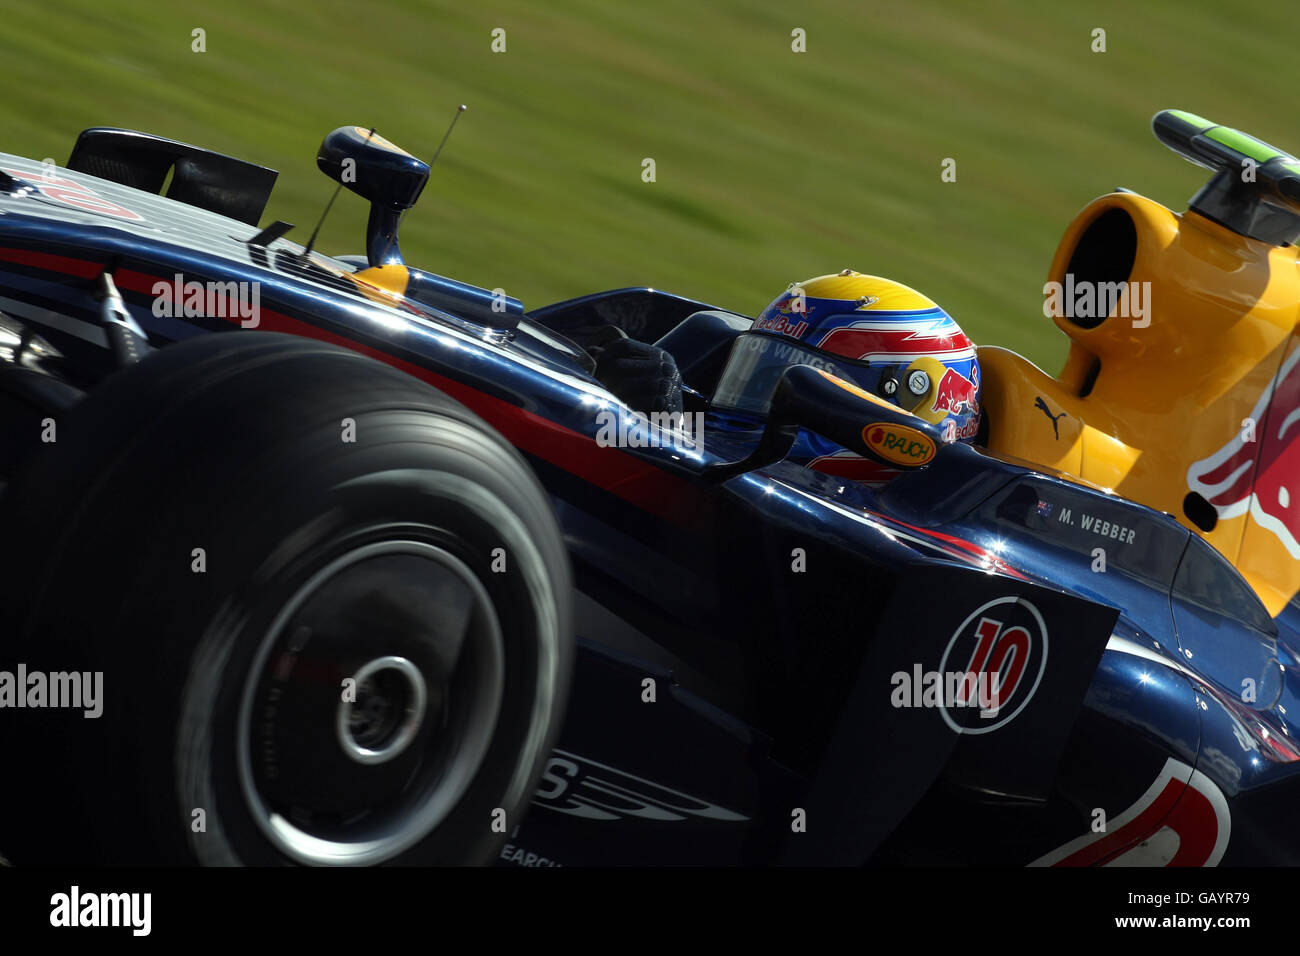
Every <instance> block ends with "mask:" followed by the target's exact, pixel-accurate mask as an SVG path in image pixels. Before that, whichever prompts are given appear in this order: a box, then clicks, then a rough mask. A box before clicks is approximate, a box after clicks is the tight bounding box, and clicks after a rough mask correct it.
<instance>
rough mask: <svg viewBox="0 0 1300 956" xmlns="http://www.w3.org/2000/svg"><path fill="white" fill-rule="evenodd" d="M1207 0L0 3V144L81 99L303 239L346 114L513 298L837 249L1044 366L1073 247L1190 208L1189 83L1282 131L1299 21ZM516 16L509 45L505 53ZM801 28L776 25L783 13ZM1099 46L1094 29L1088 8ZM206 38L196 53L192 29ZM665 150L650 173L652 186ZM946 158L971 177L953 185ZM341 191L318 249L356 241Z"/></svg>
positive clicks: (357, 220) (805, 272)
mask: <svg viewBox="0 0 1300 956" xmlns="http://www.w3.org/2000/svg"><path fill="white" fill-rule="evenodd" d="M1257 14H1258V11H1255V12H1252V11H1251V10H1250V9H1249V8H1240V7H1238V8H1235V9H1234V7H1233V5H1230V4H1221V3H1215V2H1208V0H1157V2H1147V3H1144V4H1141V5H1137V4H1132V3H1130V2H1128V0H1103V2H1097V0H1090V2H1088V3H1087V4H1059V5H1058V4H1041V3H1035V2H1029V0H1022V2H1007V0H1003V2H999V0H984V2H980V3H976V4H967V3H961V2H950V3H934V2H917V3H912V2H907V3H897V4H883V3H859V2H852V0H815V2H810V3H806V4H803V5H800V6H799V7H798V8H797V9H796V8H793V7H791V6H790V5H788V4H784V3H776V2H758V3H755V2H748V0H716V2H712V3H709V4H703V3H700V2H698V0H693V2H692V0H656V2H655V3H653V4H651V3H632V2H626V0H622V2H610V0H557V2H548V3H546V4H545V5H544V6H543V5H540V4H535V3H529V2H526V0H500V2H490V3H477V2H476V3H464V2H440V0H403V2H398V0H383V2H380V0H372V2H365V3H363V2H358V0H353V2H340V0H315V2H310V3H308V2H289V0H258V2H253V0H224V2H222V3H221V4H219V5H212V4H206V3H195V2H190V0H177V2H169V3H158V2H155V0H148V2H139V0H76V2H68V0H44V2H41V3H39V4H35V3H30V2H28V0H0V64H3V66H2V67H0V69H3V76H4V79H5V92H4V96H3V97H0V135H2V137H3V138H2V139H0V150H2V151H6V152H14V153H20V154H23V155H27V156H32V157H35V158H44V157H47V156H48V157H53V158H55V159H56V160H57V161H58V162H60V163H62V162H64V161H66V159H67V156H68V152H69V150H70V148H71V146H72V142H73V140H74V138H75V136H76V134H77V133H78V132H79V131H80V130H81V129H83V128H85V127H88V126H96V125H112V126H125V127H131V128H136V129H142V130H147V131H149V132H154V133H159V134H162V135H165V136H170V137H174V138H176V139H180V140H184V141H186V142H191V143H195V144H197V145H202V146H206V147H210V148H213V149H216V150H219V151H221V152H226V153H230V154H232V155H235V156H240V157H242V158H245V159H249V160H253V161H255V162H259V163H263V164H265V165H269V166H272V167H274V168H276V169H279V170H280V180H279V183H278V185H277V189H276V192H275V195H274V196H273V197H272V200H271V204H270V206H269V207H268V209H267V213H266V220H265V221H269V220H270V219H272V218H280V219H286V220H288V221H290V222H294V223H297V225H298V229H297V231H295V232H294V233H293V234H292V237H293V238H296V239H298V240H299V241H304V240H305V237H306V235H307V233H308V232H309V231H310V229H311V227H312V225H313V224H314V223H315V220H316V219H317V217H318V216H319V214H320V211H321V209H322V208H323V207H324V204H325V202H326V200H327V199H328V197H329V190H330V186H331V184H330V183H329V182H328V181H327V180H326V179H325V178H324V177H323V176H322V175H321V174H320V173H319V172H318V171H317V170H316V167H315V162H314V158H315V153H316V148H317V146H318V145H319V142H320V139H321V137H322V136H323V135H324V134H325V133H326V132H328V131H329V130H331V129H333V128H334V127H336V126H341V125H344V124H357V125H361V126H366V127H369V126H371V125H373V126H376V127H377V128H378V130H379V131H380V132H381V133H382V134H383V135H385V136H386V137H388V138H389V139H391V140H393V141H394V142H396V143H398V144H399V145H401V146H404V147H406V148H407V149H409V150H411V151H412V152H414V153H416V154H417V155H421V156H423V157H424V158H426V159H427V158H429V157H430V156H431V154H432V152H433V150H434V148H435V147H436V146H437V144H438V141H439V139H440V138H441V136H442V133H443V130H444V127H445V125H446V123H447V122H448V121H449V120H450V118H451V115H452V113H453V111H454V109H455V106H456V104H457V103H461V102H464V103H468V104H469V106H470V111H469V112H468V113H467V114H466V115H465V116H464V117H463V118H462V119H461V121H460V123H459V124H458V125H457V129H456V132H455V133H454V134H453V136H452V139H451V142H450V143H449V145H448V147H447V149H446V150H445V151H444V153H443V156H442V158H441V159H440V160H439V164H438V166H437V167H436V168H435V169H434V172H433V176H432V179H431V180H430V183H429V186H428V187H427V188H426V190H425V193H424V197H423V199H422V201H421V204H420V206H418V207H417V208H416V209H415V210H414V211H413V212H412V213H411V214H410V215H408V216H407V219H406V223H405V225H404V228H403V233H402V239H403V242H402V248H403V251H404V252H405V254H406V258H407V261H408V262H411V263H412V264H414V265H418V266H420V267H422V268H426V269H431V270H433V271H436V272H441V273H444V274H448V275H451V276H454V277H456V278H459V279H463V280H465V281H468V282H473V283H475V284H478V285H483V286H486V287H489V288H492V287H496V286H501V287H503V288H505V289H506V290H507V291H508V292H509V293H510V294H512V295H516V296H519V297H520V298H522V299H523V300H524V303H525V305H526V306H527V307H530V308H531V307H535V306H539V305H542V304H544V303H546V302H550V301H553V300H556V299H560V298H567V297H569V296H574V295H580V294H584V293H587V292H592V291H596V290H598V289H604V288H614V287H618V286H623V285H642V284H645V285H653V286H657V287H660V288H665V289H669V290H672V291H674V292H678V293H681V294H684V295H688V296H691V297H694V298H699V299H703V300H705V301H709V302H713V303H715V304H717V305H720V306H725V307H729V308H734V309H738V310H740V311H744V312H748V313H751V314H752V313H753V312H755V311H757V310H758V309H760V308H761V307H762V306H763V305H764V304H765V303H766V302H767V301H768V300H769V299H771V298H772V297H774V296H775V295H776V294H777V293H778V292H779V291H781V290H782V289H784V288H785V286H786V285H787V284H788V283H790V282H791V281H794V280H797V279H804V278H808V277H810V276H812V275H817V274H821V273H824V272H830V271H838V270H839V269H841V268H844V267H846V266H851V267H853V268H856V269H860V270H863V271H866V272H873V273H878V274H882V275H888V276H891V277H893V278H896V279H899V280H900V281H903V282H905V283H907V284H909V285H913V286H916V287H918V288H920V289H922V290H923V291H925V292H926V293H927V294H929V295H930V296H931V297H932V298H934V299H935V300H936V301H938V302H939V303H940V304H942V305H944V306H945V307H946V308H947V309H948V310H949V311H950V312H951V313H953V315H954V316H956V318H957V319H958V321H959V322H960V323H961V324H962V325H963V326H964V327H965V328H966V330H967V332H969V333H970V334H971V335H972V336H973V337H974V338H975V339H976V340H977V341H980V342H985V343H998V344H1004V345H1009V346H1011V347H1013V348H1016V349H1018V350H1019V351H1021V352H1023V353H1024V354H1026V355H1027V356H1028V357H1029V358H1031V359H1032V360H1034V361H1036V362H1038V363H1039V364H1041V365H1044V366H1045V367H1047V368H1049V369H1050V370H1052V371H1055V370H1056V368H1057V367H1058V366H1059V364H1060V361H1061V359H1062V358H1063V357H1064V354H1065V339H1064V337H1063V336H1062V335H1061V334H1060V333H1058V332H1057V331H1056V329H1055V327H1054V326H1053V325H1052V324H1051V323H1050V322H1049V321H1048V320H1046V319H1044V318H1043V316H1042V312H1041V305H1042V284H1043V281H1044V274H1045V273H1046V271H1047V267H1048V264H1049V262H1050V260H1051V257H1052V253H1053V251H1054V250H1055V248H1056V243H1057V241H1058V239H1059V237H1060V234H1061V232H1062V231H1063V230H1064V228H1065V225H1066V223H1067V222H1068V221H1069V219H1070V218H1071V217H1072V216H1073V215H1074V213H1075V212H1076V211H1077V210H1078V209H1079V208H1080V207H1081V206H1082V205H1083V204H1084V203H1086V202H1087V201H1088V200H1090V199H1092V198H1093V197H1094V196H1096V195H1098V194H1100V193H1103V192H1106V191H1108V190H1110V189H1112V188H1113V187H1115V186H1117V185H1125V186H1129V187H1131V188H1134V189H1136V190H1138V191H1139V192H1142V193H1144V194H1146V195H1149V196H1151V197H1152V198H1155V199H1158V200H1160V201H1162V202H1164V203H1166V204H1168V205H1171V206H1172V207H1173V208H1175V209H1179V210H1181V209H1182V208H1183V206H1184V203H1185V201H1186V199H1187V198H1188V197H1189V196H1190V195H1191V194H1192V193H1193V192H1194V191H1195V190H1196V188H1197V187H1198V186H1199V185H1200V183H1201V182H1202V181H1203V179H1204V174H1203V171H1201V170H1198V169H1197V168H1196V167H1193V166H1191V165H1190V164H1187V163H1185V162H1183V161H1182V160H1180V159H1178V158H1176V157H1175V156H1174V155H1173V154H1171V153H1169V152H1168V151H1167V150H1165V149H1164V148H1163V147H1161V146H1159V145H1158V144H1157V143H1156V141H1155V140H1154V138H1153V137H1152V136H1151V133H1150V127H1149V121H1150V117H1151V115H1152V114H1153V113H1154V112H1156V111H1157V110H1159V109H1162V108H1165V107H1171V106H1177V107H1182V108H1184V109H1189V110H1191V111H1193V112H1197V113H1200V114H1202V115H1205V116H1208V117H1210V118H1211V119H1214V120H1216V121H1218V122H1221V123H1226V124H1228V125H1233V126H1238V127H1242V128H1245V129H1246V130H1247V131H1249V132H1251V133H1253V134H1254V135H1256V136H1258V137H1260V138H1262V139H1265V140H1267V141H1269V142H1273V143H1275V144H1276V145H1278V146H1281V147H1282V148H1284V149H1290V150H1291V151H1292V152H1295V151H1297V150H1300V124H1297V123H1296V122H1294V120H1293V119H1292V117H1291V107H1289V106H1287V105H1286V101H1285V97H1284V95H1283V93H1284V91H1285V90H1286V89H1288V88H1291V87H1290V85H1289V84H1290V81H1289V80H1287V79H1286V76H1287V75H1288V74H1289V70H1290V68H1291V66H1292V60H1291V53H1292V43H1291V40H1290V37H1289V35H1288V33H1287V32H1286V31H1285V30H1281V29H1273V28H1270V27H1269V26H1268V25H1267V22H1266V20H1265V19H1264V18H1263V17H1261V16H1259V15H1257ZM496 27H501V28H504V29H505V30H506V43H507V49H506V52H505V53H493V52H492V51H491V49H490V45H491V31H492V30H493V29H494V28H496ZM795 27H801V28H803V29H804V30H805V31H806V33H807V49H808V52H807V53H802V54H796V53H793V52H791V30H792V29H794V28H795ZM1097 27H1100V28H1103V29H1105V30H1106V42H1107V52H1105V53H1092V52H1091V50H1090V45H1091V39H1092V38H1091V31H1092V30H1093V29H1094V28H1097ZM195 28H202V29H203V30H205V31H206V45H207V50H206V52H204V53H195V52H192V50H191V43H192V39H191V31H192V30H194V29H195ZM645 157H652V158H653V159H654V160H655V163H656V167H657V168H656V173H657V181H656V182H654V183H643V182H642V181H641V168H642V167H641V163H642V159H643V158H645ZM945 157H952V158H954V159H955V160H956V161H957V181H956V182H955V183H943V182H941V180H940V175H939V174H940V163H941V161H942V160H943V159H944V158H945ZM364 223H365V204H364V203H363V202H362V200H360V198H358V197H353V196H348V197H345V198H343V199H341V200H340V202H339V204H338V205H337V206H336V207H335V210H334V212H333V213H332V214H331V218H330V220H329V222H327V224H326V226H325V228H324V230H323V232H322V236H321V239H320V241H319V244H318V247H319V248H320V249H322V250H323V251H326V252H330V253H334V254H343V253H348V252H354V253H355V252H362V251H363V248H364V242H363V233H364Z"/></svg>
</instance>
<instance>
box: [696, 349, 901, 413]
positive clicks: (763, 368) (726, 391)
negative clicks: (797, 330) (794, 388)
mask: <svg viewBox="0 0 1300 956" xmlns="http://www.w3.org/2000/svg"><path fill="white" fill-rule="evenodd" d="M792 365H811V366H812V367H813V368H816V369H821V370H822V371H824V372H829V373H830V374H831V375H834V376H836V377H837V378H842V379H846V380H848V381H850V382H853V383H855V384H857V385H858V386H860V387H862V388H865V389H867V390H868V391H871V392H875V390H876V385H877V381H876V380H878V379H879V378H880V369H879V368H875V369H873V368H872V367H871V366H869V365H867V364H866V363H865V362H854V361H853V360H852V359H846V358H844V357H843V356H839V355H832V354H830V353H828V352H823V351H821V350H820V349H815V348H813V347H811V346H808V345H804V344H803V343H802V342H799V341H796V340H795V339H791V338H787V337H785V336H777V335H769V334H767V333H764V332H744V333H742V334H741V335H739V336H738V337H737V338H736V342H735V344H734V345H732V347H731V355H730V356H729V357H728V358H727V365H726V368H724V369H723V370H722V375H721V377H719V379H718V387H717V388H716V389H715V390H714V392H713V407H715V408H719V409H723V410H728V411H737V412H742V413H744V414H748V415H755V416H758V417H763V416H765V415H767V412H768V409H769V408H771V405H772V395H773V393H774V392H775V391H776V386H777V383H779V382H780V381H781V373H782V372H784V371H785V370H786V369H787V368H790V367H791V366H792Z"/></svg>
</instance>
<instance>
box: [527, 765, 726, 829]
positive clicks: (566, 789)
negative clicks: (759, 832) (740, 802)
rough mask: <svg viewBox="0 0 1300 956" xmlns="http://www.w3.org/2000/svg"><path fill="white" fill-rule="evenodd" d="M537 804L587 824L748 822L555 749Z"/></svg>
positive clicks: (673, 791)
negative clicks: (621, 822)
mask: <svg viewBox="0 0 1300 956" xmlns="http://www.w3.org/2000/svg"><path fill="white" fill-rule="evenodd" d="M533 806H534V807H544V808H545V809H547V810H554V811H555V812H556V813H564V814H568V815H569V816H574V817H582V818H584V819H587V820H603V821H607V822H612V821H614V820H627V819H629V818H631V819H636V820H648V821H653V822H656V823H681V822H688V821H694V822H697V823H698V822H701V821H708V822H711V823H743V822H745V821H747V820H748V819H749V817H747V816H743V815H741V814H739V813H735V812H733V811H731V810H727V809H726V808H724V807H720V806H718V805H716V804H713V803H709V802H708V801H706V800H700V799H698V798H696V797H692V796H688V795H687V794H684V793H682V792H681V791H679V790H672V789H669V788H668V787H664V786H661V785H660V784H657V783H653V782H651V781H649V780H645V779H643V778H642V777H634V776H633V775H632V774H630V773H624V772H623V771H621V770H615V769H614V768H613V767H609V766H606V765H605V764H602V763H597V762H596V761H594V760H588V759H587V758H586V757H580V756H578V755H577V754H574V753H569V752H568V751H565V750H556V751H554V752H553V753H552V754H551V759H550V760H549V761H548V762H547V764H546V770H545V771H543V772H542V779H541V784H540V785H539V787H538V789H537V793H536V794H534V795H533Z"/></svg>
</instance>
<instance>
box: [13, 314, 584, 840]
mask: <svg viewBox="0 0 1300 956" xmlns="http://www.w3.org/2000/svg"><path fill="white" fill-rule="evenodd" d="M0 519H3V527H4V528H5V533H4V536H3V538H0V570H2V571H3V577H2V578H0V580H3V582H4V584H3V587H4V593H5V602H4V603H5V605H6V607H5V609H4V610H3V611H0V614H3V615H5V617H4V618H0V624H3V625H4V627H3V630H0V635H3V637H0V671H8V672H10V673H11V674H14V675H15V678H16V677H17V672H18V669H19V667H20V666H21V667H22V668H23V670H24V671H25V673H26V679H25V685H26V686H25V688H23V689H24V690H25V691H26V696H25V698H24V701H23V703H24V704H25V705H26V706H24V707H21V708H20V707H16V706H14V705H13V704H14V702H13V701H10V702H9V704H10V706H7V707H4V708H3V709H0V733H3V734H4V737H5V738H6V739H4V740H3V741H2V742H0V746H3V750H0V752H2V753H3V754H4V760H5V762H6V773H5V787H4V790H5V796H4V797H3V800H4V801H5V803H6V804H7V805H6V806H5V808H4V813H3V816H0V853H3V854H4V855H6V856H8V857H9V858H10V860H11V861H12V862H13V863H15V864H17V865H21V864H24V863H36V864H47V863H82V862H96V863H108V864H137V863H144V864H176V863H182V864H183V863H199V864H213V865H234V864H247V865H278V864H307V865H328V864H378V863H398V864H466V863H482V862H486V861H489V860H491V859H493V858H494V857H495V855H496V854H497V853H499V851H500V847H501V846H502V844H503V843H504V841H505V840H506V839H507V837H508V836H509V832H510V830H512V829H513V828H514V826H515V825H516V824H517V823H518V821H519V818H520V816H521V814H522V813H523V812H524V810H525V809H526V807H527V804H528V801H529V799H530V798H531V796H532V793H533V790H534V787H535V784H536V782H537V778H538V776H539V774H540V773H541V770H542V768H543V765H544V764H545V761H546V759H547V757H548V755H549V753H550V749H551V746H552V744H553V743H554V740H555V737H556V734H557V731H558V729H559V725H560V722H561V720H562V717H563V710H564V705H565V701H566V695H567V689H568V681H569V675H570V672H571V669H572V655H573V650H572V648H573V644H572V634H571V630H570V628H571V611H570V601H571V591H570V589H571V582H570V571H569V566H568V559H567V554H566V552H565V549H564V545H563V540H562V538H561V535H560V531H559V529H558V527H557V524H556V521H555V517H554V513H553V511H552V509H551V507H550V504H549V501H548V499H547V496H546V493H545V492H544V490H543V489H542V487H541V485H540V484H539V483H538V481H537V479H536V477H535V476H534V475H533V473H532V472H531V470H530V469H529V467H528V466H527V464H526V463H525V462H524V460H523V459H522V458H521V457H520V456H519V454H518V453H517V452H516V451H515V450H514V449H513V448H512V447H511V446H510V445H508V444H507V443H506V442H505V440H504V439H502V438H501V437H500V436H499V435H498V434H497V433H496V432H494V431H493V430H492V429H491V428H489V427H488V426H487V425H486V424H485V423H484V422H483V421H482V420H480V419H479V418H477V417H476V416H475V415H474V414H472V413H471V412H470V411H469V410H468V409H466V408H464V407H463V406H461V405H459V404H458V403H456V402H454V401H452V400H451V399H450V398H448V397H446V396H444V395H442V394H440V393H438V392H436V391H434V390H433V389H431V388H429V387H427V386H425V385H424V384H423V383H420V382H418V381H416V380H415V379H414V378H412V377H409V376H407V375H405V374H402V373H400V372H398V371H396V370H394V369H391V368H389V367H387V366H385V365H382V364H380V363H378V362H375V361H373V360H371V359H369V358H366V357H364V356H361V355H358V354H356V353H354V352H351V351H347V350H345V349H341V348H336V347H334V346H331V345H325V344H321V343H317V342H313V341H309V340H306V339H301V338H294V337H290V336H284V335H276V334H272V333H265V332H229V333H220V334H210V335H204V336H200V337H198V338H196V339H192V340H190V341H187V342H184V343H181V344H178V345H173V346H169V347H167V348H164V349H162V350H160V351H159V352H157V353H155V354H153V355H151V356H149V357H147V358H145V359H144V360H143V361H142V362H140V363H139V364H137V365H135V366H132V367H131V368H129V369H126V370H124V371H122V372H119V373H117V374H115V375H114V376H112V377H111V378H110V379H108V380H107V381H106V382H105V383H104V384H103V385H102V386H101V387H100V388H99V389H97V390H95V391H94V392H92V393H90V395H89V397H88V398H87V399H86V400H85V401H84V402H83V403H82V404H81V405H79V406H78V407H76V408H74V409H73V410H71V411H70V412H68V413H66V414H65V415H64V416H63V417H61V419H60V420H59V421H58V423H57V441H56V442H54V443H53V444H50V445H48V446H47V447H45V448H44V449H42V451H41V452H39V453H38V454H37V455H35V456H34V457H33V458H32V460H30V461H29V462H28V463H27V464H26V465H25V467H24V470H22V471H21V472H20V473H19V475H18V476H17V477H16V479H15V481H14V483H13V486H12V487H11V488H10V489H9V490H8V491H7V492H6V494H5V496H4V499H3V501H0ZM33 675H43V677H42V678H41V679H39V680H38V679H37V678H34V677H33ZM58 675H65V676H63V677H59V676H58ZM67 675H79V677H80V680H78V679H76V678H73V677H69V676H67ZM97 675H102V680H101V678H100V677H99V676H97ZM33 680H37V683H42V682H44V681H48V682H47V683H45V687H46V691H45V694H44V695H42V696H43V703H42V696H35V691H34V690H33V683H32V682H33ZM78 684H80V687H78V686H77V685H78ZM56 685H59V693H58V694H57V695H56V693H55V688H56ZM12 686H13V685H12V684H11V687H12ZM77 690H80V692H81V699H79V700H76V699H74V696H75V694H74V692H75V691H77ZM56 696H57V699H56ZM0 703H3V701H0ZM56 703H57V704H59V705H60V706H58V707H55V706H53V704H56ZM95 711H98V713H97V714H96V713H95Z"/></svg>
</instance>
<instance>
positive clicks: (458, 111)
mask: <svg viewBox="0 0 1300 956" xmlns="http://www.w3.org/2000/svg"><path fill="white" fill-rule="evenodd" d="M467 109H469V107H468V106H466V105H465V104H464V103H461V104H460V106H458V107H456V112H455V113H454V114H453V115H452V117H451V125H450V126H448V127H447V132H445V133H443V134H442V142H441V143H439V144H438V150H437V152H435V153H434V154H433V159H431V160H429V168H430V169H432V168H433V164H434V163H436V162H437V161H438V157H439V156H440V155H441V154H442V148H443V147H444V146H446V145H447V138H448V137H449V136H451V131H452V130H453V129H455V128H456V120H458V119H460V114H461V113H463V112H465V111H466V110H467ZM372 132H373V131H372Z"/></svg>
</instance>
